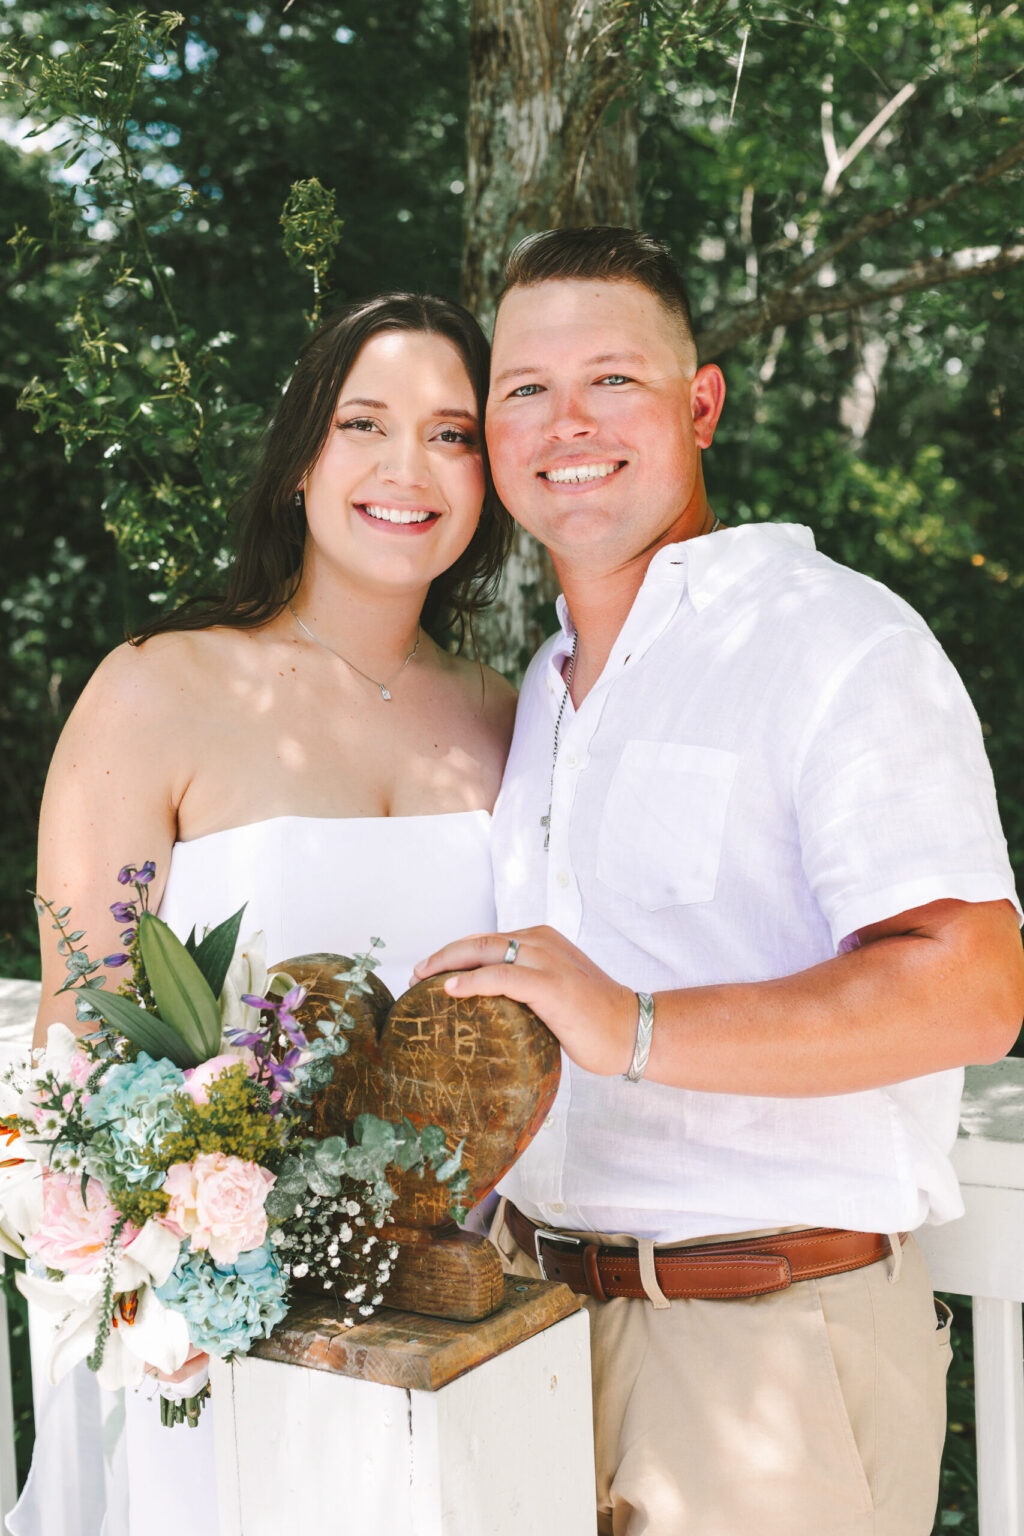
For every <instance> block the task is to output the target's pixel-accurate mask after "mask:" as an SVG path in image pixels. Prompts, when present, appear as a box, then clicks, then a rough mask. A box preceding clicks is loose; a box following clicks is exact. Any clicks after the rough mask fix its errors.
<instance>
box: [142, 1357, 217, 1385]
mask: <svg viewBox="0 0 1024 1536" xmlns="http://www.w3.org/2000/svg"><path fill="white" fill-rule="evenodd" d="M209 1363H210V1357H209V1355H208V1354H207V1353H206V1351H205V1350H202V1349H190V1350H189V1352H188V1354H187V1355H186V1356H185V1364H184V1365H179V1367H178V1369H177V1370H176V1371H158V1370H157V1368H156V1366H155V1365H147V1366H146V1370H147V1371H148V1372H149V1374H150V1375H151V1376H155V1377H156V1379H157V1380H158V1381H166V1382H169V1383H170V1384H171V1385H172V1386H174V1385H177V1383H178V1382H180V1381H187V1380H188V1378H189V1377H190V1376H194V1375H195V1374H196V1372H197V1371H200V1370H202V1368H203V1367H204V1366H206V1365H209Z"/></svg>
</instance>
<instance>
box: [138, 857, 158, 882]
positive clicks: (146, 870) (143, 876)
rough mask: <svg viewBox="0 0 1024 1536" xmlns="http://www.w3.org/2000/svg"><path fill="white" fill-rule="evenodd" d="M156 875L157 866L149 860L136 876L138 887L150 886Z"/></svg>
mask: <svg viewBox="0 0 1024 1536" xmlns="http://www.w3.org/2000/svg"><path fill="white" fill-rule="evenodd" d="M155 874H156V865H155V864H154V863H153V860H152V859H147V860H146V862H145V864H143V866H142V868H141V869H140V870H139V871H138V873H137V874H136V876H135V883H136V885H148V884H149V882H150V881H151V880H152V878H153V876H154V875H155Z"/></svg>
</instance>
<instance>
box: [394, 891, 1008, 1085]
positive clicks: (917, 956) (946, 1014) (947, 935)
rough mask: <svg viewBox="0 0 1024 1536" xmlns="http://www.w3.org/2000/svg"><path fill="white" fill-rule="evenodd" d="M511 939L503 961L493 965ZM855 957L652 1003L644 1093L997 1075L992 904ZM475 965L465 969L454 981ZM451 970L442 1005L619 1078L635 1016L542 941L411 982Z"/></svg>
mask: <svg viewBox="0 0 1024 1536" xmlns="http://www.w3.org/2000/svg"><path fill="white" fill-rule="evenodd" d="M510 938H516V939H518V940H519V946H520V947H519V953H518V955H517V956H516V960H515V963H514V964H512V965H507V964H503V963H502V962H503V958H504V955H505V952H506V950H507V949H508V941H509V939H510ZM858 938H859V941H860V944H859V947H858V948H856V949H853V950H851V951H849V953H844V954H840V955H837V956H835V958H834V959H831V960H825V961H822V962H821V963H820V964H819V965H814V966H811V967H810V969H808V970H806V971H798V972H796V973H795V974H794V975H792V976H779V977H776V978H773V979H772V980H768V981H755V982H726V983H722V984H720V985H718V986H704V987H690V988H686V989H683V990H679V991H667V992H662V991H659V992H658V993H657V996H656V999H655V1002H656V1008H655V1026H654V1038H653V1042H652V1045H651V1054H650V1058H649V1060H648V1063H647V1070H646V1072H645V1073H644V1076H645V1078H646V1080H647V1081H648V1082H654V1083H664V1084H666V1085H668V1086H669V1087H673V1088H690V1089H695V1090H697V1091H699V1092H704V1093H743V1094H757V1095H768V1096H781V1097H783V1098H791V1097H798V1098H802V1097H814V1096H818V1095H822V1094H831V1093H856V1092H858V1091H860V1090H861V1089H866V1088H878V1087H882V1086H884V1085H885V1084H888V1083H899V1082H904V1081H906V1080H907V1079H908V1078H913V1077H921V1076H923V1075H924V1074H925V1073H928V1072H942V1071H944V1070H946V1069H947V1068H949V1067H959V1066H963V1065H964V1064H965V1063H966V1062H977V1061H997V1060H998V1059H999V1058H1000V1057H1001V1056H1002V1054H1003V1052H1004V1051H1006V1050H1008V1049H1009V1047H1010V1045H1011V1044H1012V1043H1013V1039H1014V1037H1015V1035H1016V1033H1017V1030H1018V1028H1019V1025H1020V1018H1021V1010H1022V1007H1024V957H1022V953H1021V942H1020V934H1019V933H1018V931H1017V919H1016V916H1015V914H1014V911H1013V908H1012V907H1011V906H1010V903H1009V902H1007V901H989V902H964V901H953V900H947V901H935V902H931V903H929V904H928V905H926V906H923V907H915V908H913V909H912V910H910V911H906V912H901V913H897V914H896V915H895V916H893V917H891V918H888V919H886V920H885V921H884V922H879V923H874V924H872V925H871V926H869V927H865V928H863V929H861V931H860V933H859V935H858ZM474 966H476V967H479V969H476V970H473V969H469V967H474ZM447 970H456V971H463V972H464V974H463V975H460V976H453V977H452V979H451V980H450V981H449V982H446V983H445V985H446V987H447V989H448V991H449V992H450V993H451V995H452V996H453V997H478V996H496V995H503V996H505V997H512V998H515V999H516V1001H517V1002H521V1003H526V1004H528V1006H529V1007H531V1008H532V1009H533V1010H534V1012H535V1013H537V1014H538V1015H539V1016H540V1017H541V1018H542V1019H543V1020H544V1022H545V1024H547V1025H548V1027H549V1029H551V1030H552V1031H553V1032H554V1034H555V1035H557V1037H558V1039H559V1040H560V1041H561V1044H562V1047H563V1049H564V1050H565V1052H566V1054H567V1055H568V1056H570V1057H571V1058H572V1060H573V1061H574V1062H576V1063H577V1065H578V1066H581V1067H584V1068H585V1069H586V1070H587V1071H588V1072H595V1073H598V1074H602V1075H605V1076H612V1075H613V1074H615V1073H617V1072H626V1071H628V1069H629V1065H630V1062H631V1060H632V1055H633V1047H634V1044H635V1041H636V1025H637V1002H636V997H635V995H634V994H633V993H632V992H631V991H629V989H628V988H627V987H624V986H620V985H619V984H618V983H617V982H615V981H612V980H611V978H610V977H609V976H606V975H605V973H604V972H603V971H600V970H598V968H597V966H596V965H594V964H593V962H592V961H590V960H588V959H587V957H586V955H583V954H581V953H580V951H579V950H578V949H576V948H575V946H574V945H572V944H570V943H569V942H568V940H566V939H564V938H562V937H561V935H560V934H558V933H556V932H555V931H554V930H553V929H551V928H524V929H520V930H517V931H516V932H515V933H514V934H507V933H504V934H501V933H489V934H479V935H477V936H476V937H474V938H469V939H461V940H459V941H458V942H457V943H455V944H447V945H445V947H444V949H441V950H438V952H437V954H436V955H431V957H430V959H429V960H425V961H423V962H421V964H420V965H418V966H417V967H416V977H417V979H422V978H424V977H426V976H431V975H434V974H435V973H436V972H438V971H447Z"/></svg>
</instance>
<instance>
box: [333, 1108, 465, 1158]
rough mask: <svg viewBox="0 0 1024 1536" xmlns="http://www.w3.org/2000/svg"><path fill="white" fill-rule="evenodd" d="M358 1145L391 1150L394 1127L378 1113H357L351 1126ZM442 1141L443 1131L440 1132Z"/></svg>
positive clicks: (370, 1150) (365, 1147)
mask: <svg viewBox="0 0 1024 1536" xmlns="http://www.w3.org/2000/svg"><path fill="white" fill-rule="evenodd" d="M352 1131H353V1135H354V1136H355V1139H356V1141H357V1142H358V1143H359V1145H360V1146H361V1147H362V1148H363V1149H364V1150H365V1151H367V1152H373V1151H391V1150H392V1149H393V1148H394V1146H395V1128H394V1126H393V1125H390V1124H389V1123H388V1122H387V1120H381V1119H380V1117H379V1116H378V1115H358V1116H357V1117H356V1122H355V1125H354V1126H353V1127H352ZM441 1140H442V1142H443V1141H444V1132H443V1131H442V1132H441Z"/></svg>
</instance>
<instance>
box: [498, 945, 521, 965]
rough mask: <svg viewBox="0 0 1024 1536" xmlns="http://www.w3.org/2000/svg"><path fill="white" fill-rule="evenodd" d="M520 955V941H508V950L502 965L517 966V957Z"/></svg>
mask: <svg viewBox="0 0 1024 1536" xmlns="http://www.w3.org/2000/svg"><path fill="white" fill-rule="evenodd" d="M518 953H519V940H518V939H509V941H508V949H506V951H505V955H504V959H503V961H502V963H503V964H504V965H515V963H516V955H518Z"/></svg>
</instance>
